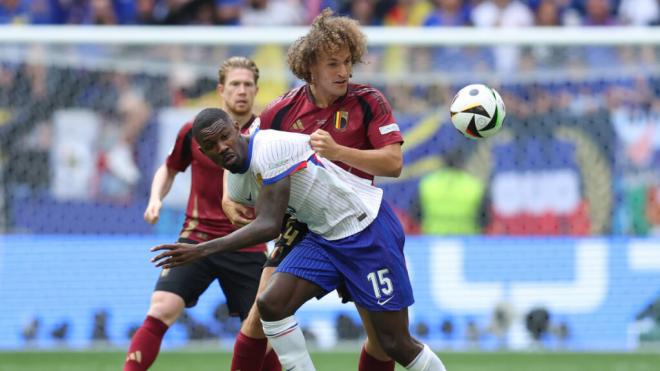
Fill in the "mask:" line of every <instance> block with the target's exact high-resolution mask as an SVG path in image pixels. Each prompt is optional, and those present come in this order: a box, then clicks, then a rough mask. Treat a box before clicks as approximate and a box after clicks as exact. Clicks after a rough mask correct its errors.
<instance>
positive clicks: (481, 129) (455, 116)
mask: <svg viewBox="0 0 660 371" xmlns="http://www.w3.org/2000/svg"><path fill="white" fill-rule="evenodd" d="M449 111H450V112H451V122H452V123H453V124H454V127H456V129H458V131H460V132H461V133H463V135H465V136H466V137H468V138H472V139H479V138H487V137H490V136H492V135H493V134H495V133H497V132H498V131H499V130H500V128H501V127H502V121H504V116H505V115H506V110H505V108H504V101H502V97H500V94H499V93H498V92H496V91H495V89H492V88H489V87H488V86H486V85H484V84H472V85H468V86H466V87H464V88H463V89H461V90H459V91H458V93H456V96H454V100H453V101H452V102H451V106H450V107H449Z"/></svg>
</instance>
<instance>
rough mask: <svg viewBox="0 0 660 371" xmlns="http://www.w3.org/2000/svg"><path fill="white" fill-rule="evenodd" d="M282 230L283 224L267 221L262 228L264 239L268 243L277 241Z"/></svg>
mask: <svg viewBox="0 0 660 371" xmlns="http://www.w3.org/2000/svg"><path fill="white" fill-rule="evenodd" d="M281 229H282V223H277V222H275V221H274V220H272V221H271V220H268V221H265V222H264V223H263V224H262V228H261V233H262V236H263V239H265V240H268V241H271V240H274V239H276V238H277V237H278V236H279V235H280V232H281Z"/></svg>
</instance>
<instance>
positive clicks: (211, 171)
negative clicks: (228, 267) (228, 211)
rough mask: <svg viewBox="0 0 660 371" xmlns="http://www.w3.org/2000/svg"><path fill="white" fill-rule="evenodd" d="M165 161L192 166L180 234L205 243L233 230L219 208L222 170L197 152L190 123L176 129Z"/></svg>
mask: <svg viewBox="0 0 660 371" xmlns="http://www.w3.org/2000/svg"><path fill="white" fill-rule="evenodd" d="M252 120H254V117H253V118H252ZM246 127H249V125H246ZM165 163H166V165H167V167H169V168H171V169H174V170H176V171H185V170H186V168H187V167H188V166H189V165H192V179H191V180H192V185H191V187H190V196H189V197H188V207H187V209H186V220H185V222H184V223H183V229H182V230H181V235H180V237H182V238H189V239H191V240H194V241H197V242H204V241H208V240H212V239H214V238H217V237H222V236H225V235H227V234H229V233H231V232H233V231H235V230H236V227H234V225H233V224H231V222H230V221H229V219H227V216H225V214H224V212H223V211H222V179H223V170H222V168H220V167H219V166H218V165H216V164H214V163H213V161H211V160H209V159H208V157H206V156H205V155H204V154H203V153H202V151H200V149H199V145H198V144H197V141H196V140H195V138H193V136H192V122H188V123H186V124H185V125H183V127H182V128H181V130H179V134H178V135H177V137H176V143H175V144H174V148H172V151H171V152H170V154H169V155H168V156H167V160H166V162H165ZM240 251H241V252H254V251H266V245H265V244H261V245H257V246H252V247H247V248H244V249H242V250H240Z"/></svg>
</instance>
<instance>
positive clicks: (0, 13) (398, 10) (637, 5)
mask: <svg viewBox="0 0 660 371" xmlns="http://www.w3.org/2000/svg"><path fill="white" fill-rule="evenodd" d="M326 7H330V8H332V9H334V10H335V11H336V12H338V13H340V14H344V15H348V16H351V17H353V18H355V19H357V20H358V21H359V22H360V23H361V24H363V25H372V26H380V25H382V26H431V27H432V26H476V27H492V26H502V27H511V26H513V27H520V26H533V25H537V26H579V25H585V26H609V25H657V24H658V21H659V6H658V1H657V0H355V1H347V0H0V24H1V23H13V24H85V25H249V26H285V25H286V26H294V25H307V24H310V23H311V21H312V20H313V19H314V17H315V16H316V15H318V14H319V12H320V11H321V10H322V9H324V8H326Z"/></svg>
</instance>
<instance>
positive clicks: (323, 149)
mask: <svg viewBox="0 0 660 371" xmlns="http://www.w3.org/2000/svg"><path fill="white" fill-rule="evenodd" d="M309 145H310V146H311V147H312V149H313V150H314V152H316V153H318V154H319V155H321V156H323V157H325V158H327V159H328V160H330V161H337V160H339V154H340V151H341V148H342V146H340V145H339V144H337V142H335V140H334V139H332V136H330V133H328V132H327V131H325V130H322V129H317V130H316V131H315V132H313V133H312V135H310V139H309Z"/></svg>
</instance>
